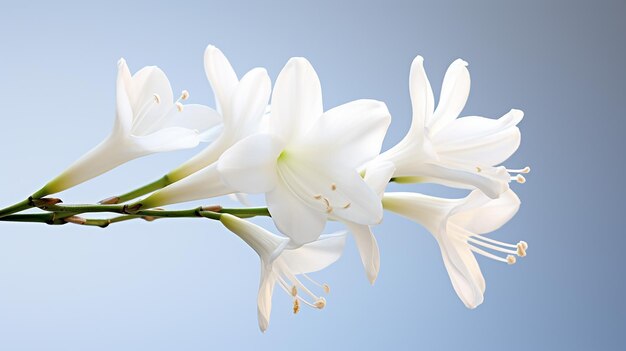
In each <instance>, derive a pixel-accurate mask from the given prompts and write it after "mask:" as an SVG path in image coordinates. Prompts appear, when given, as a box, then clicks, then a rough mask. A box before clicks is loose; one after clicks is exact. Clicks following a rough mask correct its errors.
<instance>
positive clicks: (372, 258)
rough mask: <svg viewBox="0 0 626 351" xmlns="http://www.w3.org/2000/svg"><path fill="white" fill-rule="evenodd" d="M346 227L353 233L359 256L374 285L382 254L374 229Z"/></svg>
mask: <svg viewBox="0 0 626 351" xmlns="http://www.w3.org/2000/svg"><path fill="white" fill-rule="evenodd" d="M346 226H347V227H348V229H349V230H350V232H351V233H352V236H353V237H354V241H355V242H356V246H357V248H358V249H359V255H360V256H361V262H362V263H363V268H365V274H367V279H368V280H369V282H370V284H374V282H375V281H376V278H377V277H378V272H379V271H380V252H379V250H378V243H377V242H376V237H374V234H373V233H372V229H371V228H370V227H369V226H367V225H360V224H351V223H346Z"/></svg>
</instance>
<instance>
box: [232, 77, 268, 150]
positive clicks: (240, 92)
mask: <svg viewBox="0 0 626 351" xmlns="http://www.w3.org/2000/svg"><path fill="white" fill-rule="evenodd" d="M271 90H272V84H271V81H270V77H269V76H268V75H267V71H266V70H265V69H263V68H255V69H253V70H251V71H250V72H248V73H246V75H244V76H243V78H241V81H240V82H239V84H238V85H237V88H235V90H234V91H233V94H232V98H231V114H232V116H231V118H230V119H226V120H225V121H224V123H225V128H226V129H227V130H228V132H231V133H235V134H236V135H238V136H240V137H239V138H243V137H246V136H248V135H250V134H252V133H256V132H258V131H259V128H260V124H261V118H262V117H263V114H264V112H265V108H266V107H267V103H268V101H269V98H270V92H271Z"/></svg>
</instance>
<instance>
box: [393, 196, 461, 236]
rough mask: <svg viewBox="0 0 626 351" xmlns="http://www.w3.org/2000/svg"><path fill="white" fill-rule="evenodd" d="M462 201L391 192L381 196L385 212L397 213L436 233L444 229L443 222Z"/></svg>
mask: <svg viewBox="0 0 626 351" xmlns="http://www.w3.org/2000/svg"><path fill="white" fill-rule="evenodd" d="M463 201H464V199H460V200H459V199H444V198H440V197H435V196H428V195H424V194H419V193H408V192H392V193H385V194H384V196H383V206H384V208H385V210H388V211H392V212H394V213H397V214H399V215H401V216H403V217H405V218H408V219H410V220H412V221H415V222H417V223H419V224H421V225H422V226H423V227H425V228H426V229H428V231H429V232H431V233H437V232H439V231H440V230H442V228H443V229H445V227H444V225H445V221H446V219H447V218H448V215H449V213H450V211H452V210H453V209H454V208H455V207H457V206H458V205H459V204H461V203H463Z"/></svg>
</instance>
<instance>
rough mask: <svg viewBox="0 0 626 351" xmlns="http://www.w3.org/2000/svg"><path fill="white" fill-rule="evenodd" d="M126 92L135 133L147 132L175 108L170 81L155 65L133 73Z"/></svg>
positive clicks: (144, 133) (143, 133)
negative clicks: (131, 109) (128, 97)
mask: <svg viewBox="0 0 626 351" xmlns="http://www.w3.org/2000/svg"><path fill="white" fill-rule="evenodd" d="M128 93H129V96H130V101H131V106H132V107H133V117H134V119H133V134H135V135H146V134H148V132H147V130H149V129H150V128H151V127H152V126H153V125H154V124H155V123H160V122H161V121H162V117H163V116H165V115H166V114H168V113H169V112H171V111H172V110H175V109H176V107H175V106H174V102H173V93H172V87H171V86H170V81H169V80H168V79H167V76H166V75H165V73H163V71H161V69H160V68H158V67H156V66H148V67H144V68H142V69H140V70H139V71H138V72H137V73H135V74H134V75H133V77H132V78H131V88H130V89H129V92H128Z"/></svg>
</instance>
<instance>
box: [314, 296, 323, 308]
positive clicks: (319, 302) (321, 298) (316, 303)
mask: <svg viewBox="0 0 626 351" xmlns="http://www.w3.org/2000/svg"><path fill="white" fill-rule="evenodd" d="M315 307H317V308H319V309H320V310H321V309H322V308H324V307H326V299H325V298H323V297H320V298H319V299H318V300H317V301H315Z"/></svg>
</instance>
